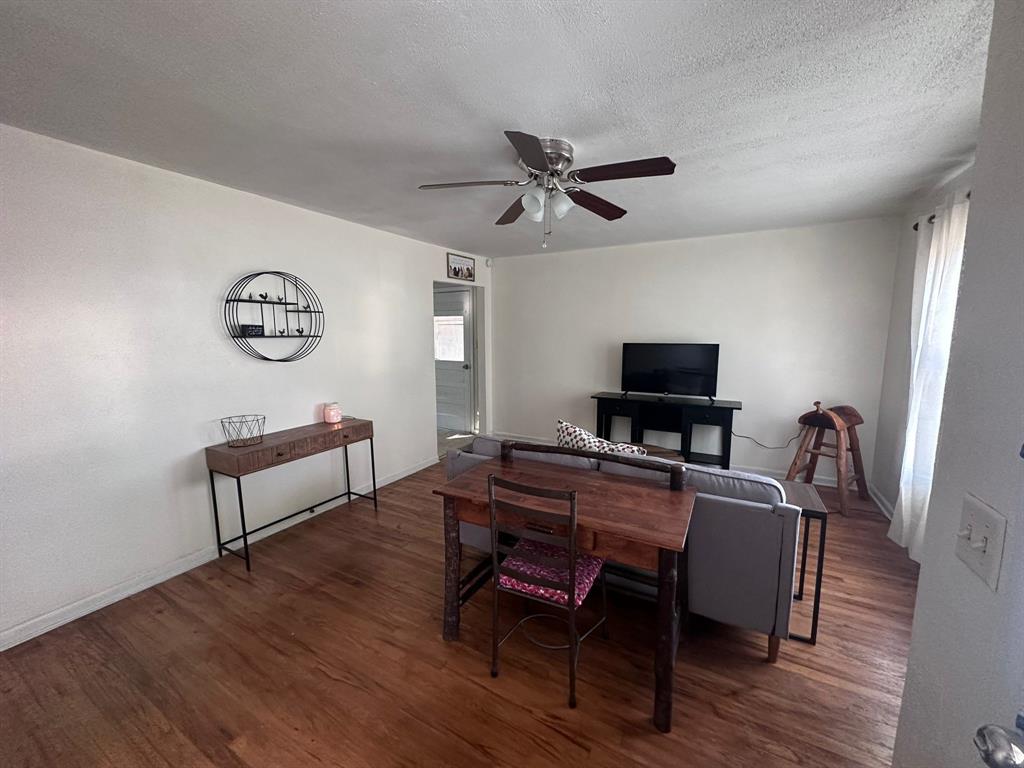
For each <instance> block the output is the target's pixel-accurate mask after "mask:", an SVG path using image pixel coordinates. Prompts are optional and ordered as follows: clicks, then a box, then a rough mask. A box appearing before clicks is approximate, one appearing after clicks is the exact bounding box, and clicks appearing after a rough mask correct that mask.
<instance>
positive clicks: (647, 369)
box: [622, 343, 718, 397]
mask: <svg viewBox="0 0 1024 768" xmlns="http://www.w3.org/2000/svg"><path fill="white" fill-rule="evenodd" d="M717 390H718V345H717V344H631V343H626V344H623V345H622V391H623V392H653V393H656V394H668V395H698V396H702V397H714V396H715V394H716V392H717Z"/></svg>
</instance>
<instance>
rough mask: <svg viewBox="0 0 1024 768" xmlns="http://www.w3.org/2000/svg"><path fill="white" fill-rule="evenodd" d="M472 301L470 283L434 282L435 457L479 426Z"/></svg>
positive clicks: (469, 438) (465, 441)
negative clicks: (464, 284)
mask: <svg viewBox="0 0 1024 768" xmlns="http://www.w3.org/2000/svg"><path fill="white" fill-rule="evenodd" d="M476 303H477V302H476V296H475V289H474V288H473V287H472V286H462V285H452V284H449V283H434V382H435V388H436V398H437V453H438V456H444V455H445V454H446V453H447V452H448V450H449V449H452V448H462V447H463V446H465V445H467V444H468V443H470V442H472V440H473V437H474V435H475V434H476V433H477V431H478V429H479V424H480V420H479V414H480V408H479V404H478V397H477V392H478V375H477V371H478V365H477V359H478V357H479V354H478V352H479V350H478V335H479V334H478V333H477V322H476V311H475V309H476Z"/></svg>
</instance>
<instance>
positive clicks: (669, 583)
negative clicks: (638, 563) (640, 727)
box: [654, 549, 679, 733]
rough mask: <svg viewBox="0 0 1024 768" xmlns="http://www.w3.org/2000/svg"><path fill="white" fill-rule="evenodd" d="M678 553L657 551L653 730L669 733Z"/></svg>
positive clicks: (676, 641)
mask: <svg viewBox="0 0 1024 768" xmlns="http://www.w3.org/2000/svg"><path fill="white" fill-rule="evenodd" d="M678 579H679V553H678V552H675V551H673V550H671V549H659V550H658V643H657V647H656V648H655V651H654V727H655V728H657V729H658V730H659V731H661V732H662V733H668V732H669V731H671V730H672V683H673V678H674V677H675V667H676V652H677V650H678V648H679V601H678V598H677V594H676V590H677V587H678Z"/></svg>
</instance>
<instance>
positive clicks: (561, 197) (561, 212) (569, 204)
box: [551, 190, 576, 219]
mask: <svg viewBox="0 0 1024 768" xmlns="http://www.w3.org/2000/svg"><path fill="white" fill-rule="evenodd" d="M575 207H576V203H574V202H573V201H572V198H571V197H569V196H568V195H567V194H565V192H562V191H561V190H559V191H558V192H555V193H554V194H553V195H552V196H551V212H552V213H553V214H555V218H556V219H564V218H565V214H567V213H568V212H569V211H571V210H572V209H573V208H575Z"/></svg>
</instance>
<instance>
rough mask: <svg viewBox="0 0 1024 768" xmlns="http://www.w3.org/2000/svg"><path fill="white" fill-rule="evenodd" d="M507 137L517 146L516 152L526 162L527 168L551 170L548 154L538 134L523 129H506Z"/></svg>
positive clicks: (541, 170)
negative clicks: (525, 131) (523, 131)
mask: <svg viewBox="0 0 1024 768" xmlns="http://www.w3.org/2000/svg"><path fill="white" fill-rule="evenodd" d="M505 138H507V139H508V140H509V142H510V143H511V144H512V146H513V147H515V148H516V152H518V153H519V157H521V158H522V159H523V162H524V163H526V167H527V168H532V169H533V170H535V171H540V172H541V173H546V172H547V171H549V170H550V167H549V166H548V156H547V155H546V154H545V153H544V147H542V146H541V143H540V139H538V138H537V137H536V136H533V135H531V134H529V133H522V132H521V131H505Z"/></svg>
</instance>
